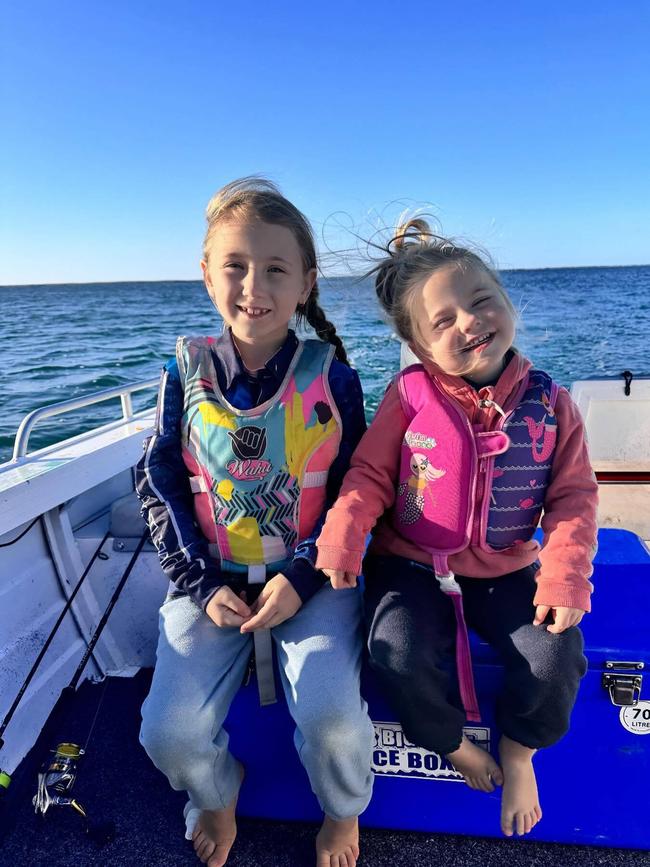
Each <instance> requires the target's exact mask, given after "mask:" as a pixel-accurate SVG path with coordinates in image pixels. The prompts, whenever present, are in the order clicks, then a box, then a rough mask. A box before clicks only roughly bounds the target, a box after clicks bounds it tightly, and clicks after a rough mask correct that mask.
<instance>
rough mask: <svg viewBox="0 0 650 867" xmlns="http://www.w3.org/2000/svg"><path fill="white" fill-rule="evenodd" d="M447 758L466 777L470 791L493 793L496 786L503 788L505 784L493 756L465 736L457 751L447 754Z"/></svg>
mask: <svg viewBox="0 0 650 867" xmlns="http://www.w3.org/2000/svg"><path fill="white" fill-rule="evenodd" d="M447 758H448V759H449V761H450V762H451V763H452V765H453V766H454V767H455V768H456V770H457V771H460V773H461V774H462V775H463V776H464V777H465V782H466V783H467V785H468V786H469V787H470V789H478V790H479V791H480V792H493V791H494V786H495V785H497V786H501V785H502V784H503V774H502V773H501V768H500V767H499V766H498V765H497V763H496V762H495V761H494V759H493V758H492V756H491V755H490V754H489V753H488V752H487V751H486V750H484V749H481V747H478V746H476V744H473V743H472V741H470V740H468V739H467V738H466V737H465V736H463V739H462V741H461V742H460V746H459V747H458V749H457V750H454V752H453V753H447Z"/></svg>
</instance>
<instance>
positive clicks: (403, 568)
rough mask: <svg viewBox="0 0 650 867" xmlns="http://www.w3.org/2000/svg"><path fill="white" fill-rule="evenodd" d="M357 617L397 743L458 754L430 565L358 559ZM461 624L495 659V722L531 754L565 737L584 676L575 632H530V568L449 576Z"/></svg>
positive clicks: (452, 683)
mask: <svg viewBox="0 0 650 867" xmlns="http://www.w3.org/2000/svg"><path fill="white" fill-rule="evenodd" d="M363 573H364V576H365V613H366V627H367V634H368V649H369V652H370V665H371V667H372V669H373V670H374V671H375V672H376V674H377V676H378V677H379V681H380V686H381V688H382V691H383V692H384V695H385V696H386V698H387V699H388V701H389V703H390V704H391V706H392V709H393V711H394V712H395V713H396V715H397V717H398V719H399V720H400V722H401V724H402V728H403V729H404V733H405V735H406V737H407V738H408V739H409V740H410V741H412V742H413V743H415V744H418V745H419V746H423V747H426V748H427V749H430V750H434V751H435V752H438V753H441V754H445V753H450V752H453V751H454V750H455V749H457V748H458V747H459V746H460V742H461V738H462V727H463V725H464V723H465V714H464V711H463V710H462V705H461V703H460V699H459V696H458V689H457V682H456V680H455V678H454V677H450V675H453V674H454V660H455V636H456V618H455V615H454V609H453V605H452V603H451V601H450V599H449V598H448V597H447V596H445V594H444V593H443V592H442V591H441V590H440V587H439V585H438V582H437V580H436V578H435V575H434V573H433V569H432V568H431V567H430V566H426V565H425V564H423V563H416V562H414V561H412V560H405V559H403V558H402V557H378V556H367V557H366V558H365V560H364V564H363ZM456 580H457V581H458V583H459V584H460V586H461V587H462V590H463V605H464V609H465V620H466V622H467V625H468V627H470V628H471V629H473V630H474V631H475V632H477V633H478V634H479V635H480V636H481V638H483V639H484V640H485V641H487V642H488V644H490V645H491V646H492V647H493V648H494V649H495V650H496V651H497V652H498V653H499V654H500V656H501V657H502V660H503V666H504V689H503V692H502V693H501V695H500V696H498V698H497V706H496V721H497V724H498V726H499V728H500V729H501V731H502V732H503V734H505V735H507V736H508V737H509V738H511V739H512V740H514V741H517V742H518V743H520V744H523V745H524V746H527V747H530V748H531V749H537V748H539V747H546V746H550V745H551V744H554V743H556V741H558V740H559V739H560V738H561V737H562V736H563V735H564V734H565V733H566V731H567V730H568V728H569V718H570V715H571V710H572V708H573V705H574V703H575V699H576V695H577V692H578V686H579V684H580V679H581V678H582V677H583V676H584V674H585V672H586V670H587V660H586V659H585V657H584V654H583V639H582V633H581V631H580V630H579V629H578V627H576V626H574V627H571V628H570V629H567V630H566V631H564V632H562V633H560V634H559V635H555V634H553V633H551V632H548V631H547V630H546V629H545V628H544V626H533V617H534V614H535V608H534V606H533V596H534V594H535V587H536V585H535V568H534V567H533V566H529V567H527V568H525V569H520V570H519V571H517V572H511V573H509V574H508V575H503V576H501V577H499V578H465V577H463V576H461V575H456Z"/></svg>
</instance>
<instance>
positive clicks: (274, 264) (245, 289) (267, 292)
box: [201, 219, 316, 360]
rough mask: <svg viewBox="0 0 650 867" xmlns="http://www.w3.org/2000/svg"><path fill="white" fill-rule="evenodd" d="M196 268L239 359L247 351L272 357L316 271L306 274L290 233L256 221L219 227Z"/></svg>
mask: <svg viewBox="0 0 650 867" xmlns="http://www.w3.org/2000/svg"><path fill="white" fill-rule="evenodd" d="M201 268H202V269H203V278H204V280H205V285H206V288H207V290H208V294H209V295H210V298H211V299H212V302H213V304H214V305H215V307H216V308H217V310H218V311H219V313H220V314H221V315H222V317H223V319H224V322H225V323H226V324H227V325H229V326H230V328H231V329H232V334H233V337H234V338H235V342H236V344H237V346H238V348H239V349H240V351H242V358H244V354H246V351H247V350H248V351H249V352H250V350H251V349H252V350H254V351H255V354H256V355H261V356H262V357H266V358H270V357H271V355H272V354H273V353H274V352H275V351H276V350H277V349H278V348H279V347H280V346H281V345H282V343H283V342H284V340H285V338H286V336H287V331H288V327H289V322H290V321H291V317H292V316H293V314H294V313H295V310H296V307H297V306H298V304H304V303H305V301H306V300H307V298H308V296H309V293H310V291H311V288H312V286H313V285H314V282H315V280H316V269H315V268H312V269H309V270H307V271H306V270H305V267H304V262H303V257H302V255H301V250H300V247H299V245H298V242H297V240H296V237H295V235H294V233H293V232H292V231H291V230H290V229H287V228H286V227H285V226H280V225H276V224H273V223H264V222H262V221H261V220H256V219H250V220H232V221H227V220H224V221H223V222H220V223H219V224H218V225H217V227H216V229H215V231H214V233H213V234H212V236H211V240H210V246H209V250H208V251H207V260H203V261H202V262H201ZM244 360H246V359H244Z"/></svg>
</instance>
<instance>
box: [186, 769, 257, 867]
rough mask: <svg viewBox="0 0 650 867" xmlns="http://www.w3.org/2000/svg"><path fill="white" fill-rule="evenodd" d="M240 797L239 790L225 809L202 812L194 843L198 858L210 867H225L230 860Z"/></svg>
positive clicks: (193, 839) (242, 770)
mask: <svg viewBox="0 0 650 867" xmlns="http://www.w3.org/2000/svg"><path fill="white" fill-rule="evenodd" d="M241 778H242V780H243V779H244V769H243V768H241ZM240 785H241V784H240ZM238 796H239V790H237V794H236V795H235V797H234V798H233V799H232V801H231V802H230V804H228V806H227V807H225V809H223V810H202V811H201V815H200V816H199V818H198V821H197V823H196V827H195V828H194V833H193V834H192V842H193V843H194V851H195V852H196V854H197V856H198V857H199V858H200V860H201V861H202V862H203V863H204V864H207V865H208V867H223V865H224V864H225V863H226V861H227V860H228V855H229V854H230V850H231V849H232V844H233V843H234V842H235V837H236V836H237V822H236V820H235V810H236V809H237V798H238Z"/></svg>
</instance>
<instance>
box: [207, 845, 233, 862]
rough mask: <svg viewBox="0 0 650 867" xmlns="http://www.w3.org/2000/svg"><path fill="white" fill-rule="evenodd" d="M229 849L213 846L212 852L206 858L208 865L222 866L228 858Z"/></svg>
mask: <svg viewBox="0 0 650 867" xmlns="http://www.w3.org/2000/svg"><path fill="white" fill-rule="evenodd" d="M224 850H225V851H224ZM229 851H230V849H228V848H226V847H225V846H215V849H214V852H213V853H212V856H211V858H210V859H209V860H208V867H223V865H224V864H225V863H226V861H227V859H228V853H229Z"/></svg>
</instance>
